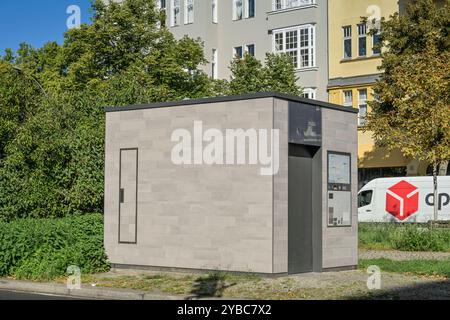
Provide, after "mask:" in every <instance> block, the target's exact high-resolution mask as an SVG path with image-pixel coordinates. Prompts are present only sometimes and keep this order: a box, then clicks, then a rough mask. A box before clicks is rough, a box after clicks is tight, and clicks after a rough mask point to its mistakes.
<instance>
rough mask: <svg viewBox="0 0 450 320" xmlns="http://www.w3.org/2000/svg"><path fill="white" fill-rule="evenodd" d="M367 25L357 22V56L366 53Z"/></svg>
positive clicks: (363, 55)
mask: <svg viewBox="0 0 450 320" xmlns="http://www.w3.org/2000/svg"><path fill="white" fill-rule="evenodd" d="M366 38H367V27H366V25H365V24H358V56H360V57H365V56H366V55H367V39H366Z"/></svg>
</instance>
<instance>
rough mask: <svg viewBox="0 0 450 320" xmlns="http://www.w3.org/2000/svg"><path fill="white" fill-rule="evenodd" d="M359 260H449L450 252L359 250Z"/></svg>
mask: <svg viewBox="0 0 450 320" xmlns="http://www.w3.org/2000/svg"><path fill="white" fill-rule="evenodd" d="M359 258H360V259H379V258H385V259H389V260H395V261H405V260H416V259H423V260H446V259H449V258H450V252H430V251H427V252H407V251H396V250H359Z"/></svg>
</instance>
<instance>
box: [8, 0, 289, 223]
mask: <svg viewBox="0 0 450 320" xmlns="http://www.w3.org/2000/svg"><path fill="white" fill-rule="evenodd" d="M93 9H94V12H95V14H94V16H93V19H92V22H91V23H90V24H85V25H82V26H81V27H80V28H77V29H71V30H69V31H67V32H66V33H65V35H64V42H63V44H62V45H58V44H57V43H55V42H49V43H47V44H45V45H44V46H43V47H41V48H37V49H35V48H32V47H31V46H29V45H27V44H22V45H21V46H20V48H19V50H18V51H17V52H16V53H13V52H12V51H11V50H7V51H6V52H5V54H4V55H3V56H2V57H1V59H0V138H1V140H0V220H12V219H15V218H22V217H39V218H40V217H62V216H66V215H70V214H82V213H87V212H102V211H103V183H104V182H103V181H104V177H103V171H104V170H103V167H104V164H103V161H104V111H103V108H104V107H105V106H121V105H130V104H138V103H151V102H160V101H170V100H181V99H185V98H201V97H209V96H216V95H224V94H229V93H231V92H233V93H237V92H239V93H246V92H255V91H269V90H270V91H273V90H277V91H282V92H287V93H297V92H298V91H296V90H297V89H296V88H297V87H296V86H295V76H294V70H293V68H292V65H291V64H289V63H287V61H288V60H287V59H286V58H285V57H277V56H273V55H272V56H268V58H267V59H266V64H267V65H268V67H263V66H262V64H261V63H260V62H258V61H257V60H255V59H253V60H252V61H251V65H248V63H249V59H250V58H249V57H246V58H245V59H244V60H243V61H237V60H236V61H235V62H233V66H232V72H233V77H232V80H231V81H226V80H212V79H211V78H210V77H208V75H207V74H206V73H205V72H204V71H202V65H203V64H205V62H206V60H205V58H204V54H203V44H202V42H201V41H200V39H190V38H188V37H184V38H182V39H178V40H177V39H175V38H174V36H173V35H172V34H171V33H170V32H169V31H168V30H167V29H166V28H164V27H161V28H160V27H158V22H159V21H160V20H161V18H162V15H161V13H160V12H159V11H158V10H157V9H156V7H155V4H154V1H147V0H125V1H123V2H122V3H121V4H117V3H114V2H112V3H110V4H109V5H107V6H106V5H105V4H104V3H103V1H96V2H94V3H93ZM271 66H272V67H271ZM275 69H276V70H275ZM249 75H250V76H249ZM243 78H245V80H246V81H241V80H242V79H243ZM261 79H262V81H261Z"/></svg>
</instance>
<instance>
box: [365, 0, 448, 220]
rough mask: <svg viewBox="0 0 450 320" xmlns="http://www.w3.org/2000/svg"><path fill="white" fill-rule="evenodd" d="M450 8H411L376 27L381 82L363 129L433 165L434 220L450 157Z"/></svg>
mask: <svg viewBox="0 0 450 320" xmlns="http://www.w3.org/2000/svg"><path fill="white" fill-rule="evenodd" d="M449 25H450V6H449V2H448V1H447V4H446V5H445V6H442V7H438V6H435V5H434V4H433V1H431V0H419V1H417V2H414V3H411V4H410V5H409V6H408V8H407V12H406V14H404V15H399V14H395V15H393V16H392V17H391V19H390V20H388V21H383V22H382V24H381V38H382V42H383V45H384V46H385V47H386V49H387V50H386V52H384V53H383V54H382V57H383V62H382V66H381V69H382V70H384V74H383V75H382V78H381V80H380V81H379V82H377V84H376V85H375V88H374V89H375V92H377V94H378V96H379V99H378V100H376V101H374V102H372V103H371V104H370V106H371V108H372V111H371V113H370V114H369V115H368V126H367V128H366V129H367V130H370V131H372V132H373V134H374V138H375V139H376V140H377V141H379V142H381V143H382V144H383V145H386V146H387V147H389V148H391V149H393V148H399V149H400V150H401V151H402V152H403V153H404V154H405V155H407V156H411V157H414V158H417V159H419V160H424V161H427V162H429V163H432V164H433V168H434V169H433V176H434V191H435V199H436V200H435V201H434V202H435V219H436V218H437V213H438V212H437V210H438V208H437V202H438V201H437V178H436V176H437V167H438V165H439V163H441V162H442V161H445V160H447V159H449V158H450V112H449V110H450V82H449V80H450V64H449V61H450V50H449V47H450V42H449V33H448V32H449V27H448V26H449Z"/></svg>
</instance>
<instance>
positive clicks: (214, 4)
mask: <svg viewBox="0 0 450 320" xmlns="http://www.w3.org/2000/svg"><path fill="white" fill-rule="evenodd" d="M217 1H218V0H211V6H212V22H213V23H217Z"/></svg>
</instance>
